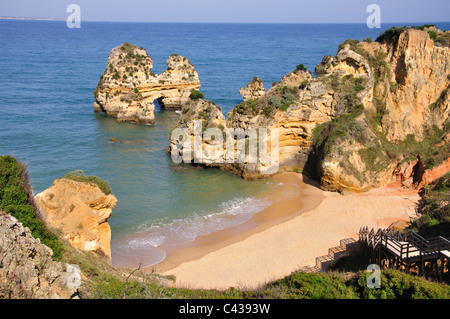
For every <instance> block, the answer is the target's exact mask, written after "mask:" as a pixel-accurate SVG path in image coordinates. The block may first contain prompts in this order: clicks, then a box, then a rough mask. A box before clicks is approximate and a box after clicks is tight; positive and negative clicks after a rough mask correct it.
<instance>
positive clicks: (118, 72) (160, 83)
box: [94, 42, 200, 124]
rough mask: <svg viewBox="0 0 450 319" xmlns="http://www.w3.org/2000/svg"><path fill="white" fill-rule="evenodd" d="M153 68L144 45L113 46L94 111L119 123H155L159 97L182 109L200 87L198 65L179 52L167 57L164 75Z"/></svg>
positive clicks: (99, 86) (96, 94) (164, 102)
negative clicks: (102, 113)
mask: <svg viewBox="0 0 450 319" xmlns="http://www.w3.org/2000/svg"><path fill="white" fill-rule="evenodd" d="M152 68H153V60H152V59H151V58H150V57H149V56H148V54H147V52H146V51H145V49H144V48H138V47H137V46H135V45H132V44H129V43H128V42H126V43H124V44H122V45H121V46H118V47H116V48H114V49H112V51H111V53H110V54H109V57H108V62H107V66H106V69H105V72H104V74H103V75H102V76H101V77H100V81H99V83H98V85H97V88H96V90H95V92H94V96H95V103H94V110H95V111H96V112H105V113H106V114H107V115H108V116H112V117H116V118H117V121H119V122H135V123H142V124H154V123H155V115H154V109H155V105H154V101H155V100H157V101H158V102H159V104H160V105H161V106H162V107H164V108H181V106H182V105H184V104H185V102H186V101H187V100H188V99H189V95H190V93H191V91H192V90H194V89H198V88H199V87H200V81H199V79H198V74H197V72H196V71H195V69H194V66H193V65H192V63H191V62H190V61H189V60H188V59H186V58H185V57H182V56H180V55H178V54H172V55H171V56H170V57H169V58H168V59H167V69H166V70H165V71H164V72H162V73H161V74H154V73H153V72H152Z"/></svg>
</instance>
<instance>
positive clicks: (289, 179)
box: [143, 172, 325, 273]
mask: <svg viewBox="0 0 450 319" xmlns="http://www.w3.org/2000/svg"><path fill="white" fill-rule="evenodd" d="M272 181H274V182H278V183H283V186H282V187H281V190H280V189H279V190H278V192H277V193H274V192H273V190H269V191H267V192H265V193H264V194H262V195H260V196H259V198H260V199H269V200H270V201H271V202H272V203H271V204H270V205H269V206H268V207H266V208H264V209H263V210H262V211H260V212H257V213H255V214H254V215H253V216H252V217H251V218H250V219H249V220H248V221H245V222H244V223H242V224H239V225H236V226H233V227H229V228H226V229H222V230H218V231H215V232H213V233H210V234H207V235H201V236H198V237H196V238H195V239H194V240H193V241H190V242H187V243H184V244H179V245H176V246H165V245H161V246H159V247H158V248H160V249H162V250H163V251H164V252H166V257H165V259H164V260H163V261H161V262H159V263H157V264H155V265H152V266H149V267H144V268H143V270H144V271H146V270H149V269H152V271H156V272H158V273H163V272H166V271H169V270H171V269H174V268H176V267H178V266H179V265H181V264H182V263H184V262H188V261H193V260H197V259H200V258H201V257H203V256H205V255H206V254H208V253H210V252H213V251H217V250H219V249H221V248H224V247H227V246H229V245H231V244H234V243H237V242H240V241H242V240H245V239H246V238H248V237H250V236H252V235H254V234H256V233H259V232H261V231H264V230H266V229H268V228H270V227H273V226H276V225H278V224H280V223H283V222H286V221H288V220H290V219H292V218H294V217H296V216H298V215H300V214H302V213H305V212H307V211H310V210H311V209H313V208H315V207H316V206H317V205H319V204H320V202H321V201H322V200H323V199H324V198H325V197H324V196H323V195H322V194H321V191H320V190H319V189H318V184H317V182H315V181H312V180H310V179H308V178H307V177H305V176H303V175H301V174H298V173H291V172H284V173H279V174H277V175H274V176H273V177H272ZM311 184H312V185H311ZM280 191H286V192H292V193H294V194H291V195H290V196H289V195H285V194H284V195H283V194H280ZM280 197H281V199H280ZM283 197H285V198H283ZM280 211H281V213H280Z"/></svg>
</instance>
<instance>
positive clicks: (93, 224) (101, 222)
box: [34, 178, 117, 259]
mask: <svg viewBox="0 0 450 319" xmlns="http://www.w3.org/2000/svg"><path fill="white" fill-rule="evenodd" d="M34 199H35V202H36V205H37V207H38V208H39V210H40V211H41V212H42V214H43V218H44V220H45V223H46V224H47V226H48V227H49V228H53V229H58V230H59V231H60V233H61V237H62V238H64V239H66V240H67V241H68V242H69V243H70V244H71V245H72V246H73V247H74V248H76V249H80V250H83V251H91V252H95V253H97V254H99V255H100V256H106V257H107V258H108V259H111V246H110V241H111V228H110V226H109V224H108V222H107V221H108V218H109V217H110V216H111V213H112V209H113V208H114V207H115V205H116V203H117V199H116V197H115V196H114V195H112V194H108V195H106V194H105V193H104V192H103V191H102V190H101V189H100V188H99V187H98V186H97V185H95V184H92V183H89V182H82V181H75V180H71V179H68V178H60V179H57V180H55V182H54V183H53V186H52V187H50V188H48V189H47V190H45V191H43V192H42V193H39V194H37V195H36V196H35V198H34Z"/></svg>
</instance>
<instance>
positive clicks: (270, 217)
mask: <svg viewBox="0 0 450 319" xmlns="http://www.w3.org/2000/svg"><path fill="white" fill-rule="evenodd" d="M273 178H274V179H275V180H279V181H282V182H283V183H288V184H289V183H292V182H295V183H296V184H297V185H298V186H300V188H299V191H298V193H297V194H296V196H293V197H290V198H287V199H285V200H280V201H277V202H275V203H274V204H272V205H270V206H269V207H267V208H266V209H264V210H263V211H261V212H258V213H256V214H255V215H254V216H253V217H252V218H251V219H250V220H249V221H247V222H245V223H243V224H241V225H239V226H235V227H232V228H229V229H224V230H221V231H218V232H214V233H212V234H209V235H204V236H200V237H197V238H196V239H195V240H194V241H192V242H190V243H187V244H185V245H182V246H181V247H176V249H173V250H172V251H170V252H168V253H167V256H166V259H165V260H164V261H162V262H161V263H158V264H156V265H153V266H151V267H147V268H143V270H144V271H149V270H150V269H151V270H152V271H155V272H156V273H159V274H161V275H166V276H169V275H171V276H175V278H176V286H177V287H183V288H191V289H218V290H225V289H228V288H230V287H235V288H238V289H256V288H258V287H260V286H262V285H264V284H266V283H268V282H270V281H273V280H277V279H281V278H283V277H285V276H288V275H289V274H291V273H292V272H294V271H296V270H298V269H300V268H302V267H304V266H312V265H314V263H315V258H316V257H319V256H322V255H326V254H327V253H328V249H329V248H331V247H334V246H336V245H339V241H340V240H341V239H344V238H350V237H352V238H354V239H355V240H357V239H358V232H359V228H360V227H363V226H369V228H372V227H373V228H387V227H389V226H390V225H392V224H393V223H395V222H399V221H400V223H401V224H403V225H405V224H407V223H408V222H409V220H410V218H411V217H414V216H415V214H416V211H415V209H416V207H417V205H418V203H419V199H420V196H419V195H418V193H417V191H416V190H404V189H402V188H400V187H399V185H397V184H396V183H392V184H389V185H387V186H384V187H381V188H378V189H373V190H371V191H369V192H366V193H356V194H349V195H340V194H338V193H332V192H326V191H322V190H320V189H319V188H318V187H317V184H316V183H314V182H311V181H310V180H308V179H307V178H306V177H304V176H303V175H301V174H298V173H280V174H277V175H275V176H274V177H273ZM269 193H270V191H269ZM269 196H273V197H277V196H278V197H280V196H282V194H279V193H276V192H272V193H271V194H269Z"/></svg>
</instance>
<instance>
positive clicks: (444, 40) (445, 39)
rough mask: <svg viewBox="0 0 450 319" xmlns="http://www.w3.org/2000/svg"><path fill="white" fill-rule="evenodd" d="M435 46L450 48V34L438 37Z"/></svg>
mask: <svg viewBox="0 0 450 319" xmlns="http://www.w3.org/2000/svg"><path fill="white" fill-rule="evenodd" d="M434 44H435V45H436V46H441V47H447V48H450V32H448V31H447V32H446V33H444V34H441V35H438V36H437V37H436V40H434Z"/></svg>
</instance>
